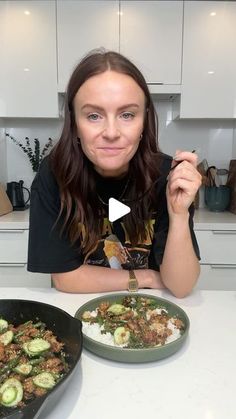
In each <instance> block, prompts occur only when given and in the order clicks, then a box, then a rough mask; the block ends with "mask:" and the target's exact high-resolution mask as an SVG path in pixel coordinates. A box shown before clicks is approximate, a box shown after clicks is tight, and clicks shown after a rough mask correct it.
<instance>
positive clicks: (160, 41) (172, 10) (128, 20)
mask: <svg viewBox="0 0 236 419" xmlns="http://www.w3.org/2000/svg"><path fill="white" fill-rule="evenodd" d="M120 3H121V11H120V19H121V23H120V52H121V53H122V54H124V55H126V56H127V57H128V58H130V59H131V60H132V61H134V63H135V64H136V65H137V66H138V68H139V69H140V70H141V71H142V73H143V74H144V76H145V78H146V81H147V82H148V83H154V84H158V83H161V84H180V83H181V57H182V56H181V52H182V18H183V2H182V1H121V2H120Z"/></svg>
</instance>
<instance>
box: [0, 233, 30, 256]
mask: <svg viewBox="0 0 236 419" xmlns="http://www.w3.org/2000/svg"><path fill="white" fill-rule="evenodd" d="M28 235H29V230H24V229H15V230H13V229H12V230H10V229H9V230H6V229H0V263H3V264H4V263H25V262H26V261H27V247H28Z"/></svg>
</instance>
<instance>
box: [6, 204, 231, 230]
mask: <svg viewBox="0 0 236 419" xmlns="http://www.w3.org/2000/svg"><path fill="white" fill-rule="evenodd" d="M194 228H195V230H236V215H235V214H233V213H232V212H228V211H223V212H212V211H209V210H207V209H205V208H204V209H203V208H201V209H198V210H196V211H195V215H194ZM0 229H27V230H28V229H29V210H25V211H13V212H10V213H9V214H6V215H2V216H0Z"/></svg>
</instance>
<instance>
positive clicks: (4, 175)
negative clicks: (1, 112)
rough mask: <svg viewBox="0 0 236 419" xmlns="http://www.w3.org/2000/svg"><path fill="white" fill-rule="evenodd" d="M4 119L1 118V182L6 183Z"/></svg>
mask: <svg viewBox="0 0 236 419" xmlns="http://www.w3.org/2000/svg"><path fill="white" fill-rule="evenodd" d="M4 134H5V130H4V121H3V120H2V119H1V118H0V182H1V183H3V184H5V183H6V177H7V165H6V158H5V156H6V142H5V135H4Z"/></svg>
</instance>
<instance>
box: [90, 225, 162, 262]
mask: <svg viewBox="0 0 236 419" xmlns="http://www.w3.org/2000/svg"><path fill="white" fill-rule="evenodd" d="M154 223H155V219H151V220H149V222H147V223H146V228H147V231H148V234H147V237H146V240H145V241H141V240H140V241H139V242H138V244H137V246H136V247H132V245H131V242H130V240H129V236H128V234H127V232H126V230H125V227H124V224H123V223H122V222H119V224H118V231H119V232H120V234H119V238H118V234H114V230H116V229H117V225H116V229H115V228H114V224H113V223H110V221H109V220H108V218H104V221H103V232H102V238H101V240H99V241H98V243H97V247H96V248H95V249H93V251H92V252H90V253H89V254H87V255H86V256H85V259H84V263H85V264H88V265H97V266H105V267H110V268H113V269H131V268H132V269H134V268H136V269H137V268H138V269H148V257H149V253H150V250H151V245H152V239H153V233H154ZM120 236H123V238H124V240H120Z"/></svg>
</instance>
